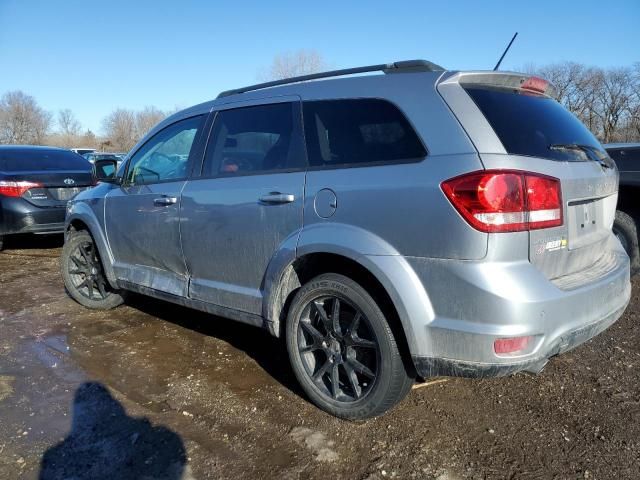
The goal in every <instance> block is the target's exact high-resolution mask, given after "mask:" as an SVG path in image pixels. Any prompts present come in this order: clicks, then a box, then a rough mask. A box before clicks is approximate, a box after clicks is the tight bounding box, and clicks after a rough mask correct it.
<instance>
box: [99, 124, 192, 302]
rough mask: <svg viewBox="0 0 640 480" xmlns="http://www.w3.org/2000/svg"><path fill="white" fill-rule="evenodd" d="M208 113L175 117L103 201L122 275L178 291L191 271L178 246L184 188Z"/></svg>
mask: <svg viewBox="0 0 640 480" xmlns="http://www.w3.org/2000/svg"><path fill="white" fill-rule="evenodd" d="M203 122H204V116H203V115H200V116H194V117H191V118H187V119H185V120H181V121H179V122H176V123H174V124H172V125H170V126H168V127H166V128H164V129H163V130H161V131H160V132H158V133H157V134H155V135H154V136H153V137H151V138H150V139H149V140H148V141H147V142H146V143H144V144H143V145H142V146H141V147H140V148H139V149H138V150H137V151H136V152H135V153H134V154H133V156H132V157H131V159H130V161H129V163H128V165H127V169H126V173H125V177H124V180H123V183H122V185H121V186H120V187H119V188H116V189H114V190H112V191H111V192H109V194H108V195H107V197H106V201H105V227H106V232H107V238H108V241H109V245H110V247H111V250H112V252H113V256H114V259H115V263H114V270H115V272H116V275H117V277H118V279H119V280H122V281H125V282H129V283H132V284H135V285H139V286H143V287H148V288H152V289H154V290H159V291H162V292H166V293H170V294H173V295H178V296H186V295H187V285H188V273H187V268H186V266H185V263H184V259H183V257H182V249H181V247H180V224H179V217H178V215H179V209H180V194H181V192H182V189H183V187H184V185H185V183H186V181H187V177H188V176H189V173H190V166H191V164H192V163H193V161H194V157H196V156H197V155H198V153H197V152H199V151H200V150H199V149H198V148H195V146H196V145H197V143H198V139H199V134H200V132H201V131H202V125H203Z"/></svg>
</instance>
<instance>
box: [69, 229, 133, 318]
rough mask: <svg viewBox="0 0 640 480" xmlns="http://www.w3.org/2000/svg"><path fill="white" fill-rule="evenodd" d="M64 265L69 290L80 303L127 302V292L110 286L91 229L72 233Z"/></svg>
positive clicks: (111, 305) (109, 304)
mask: <svg viewBox="0 0 640 480" xmlns="http://www.w3.org/2000/svg"><path fill="white" fill-rule="evenodd" d="M60 269H61V271H62V278H63V280H64V285H65V287H66V289H67V293H69V295H70V296H71V298H73V299H74V300H75V301H76V302H78V303H79V304H80V305H82V306H84V307H87V308H91V309H95V310H109V309H111V308H115V307H117V306H118V305H121V304H122V303H123V302H124V295H123V292H121V291H116V290H113V289H112V288H111V287H110V286H109V282H108V281H107V278H106V276H105V274H104V269H103V268H102V263H101V261H100V256H99V254H98V250H97V248H96V246H95V243H94V241H93V238H92V237H91V235H90V234H89V232H87V231H80V232H73V233H70V234H69V236H68V237H67V240H66V241H65V243H64V247H63V249H62V257H61V259H60Z"/></svg>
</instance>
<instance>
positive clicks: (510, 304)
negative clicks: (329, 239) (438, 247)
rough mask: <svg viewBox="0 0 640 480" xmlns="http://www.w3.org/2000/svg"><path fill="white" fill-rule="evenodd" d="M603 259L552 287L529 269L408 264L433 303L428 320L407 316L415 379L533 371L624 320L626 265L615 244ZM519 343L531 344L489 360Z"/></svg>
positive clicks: (454, 263) (422, 316)
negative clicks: (498, 348)
mask: <svg viewBox="0 0 640 480" xmlns="http://www.w3.org/2000/svg"><path fill="white" fill-rule="evenodd" d="M604 257H606V261H604V262H603V261H598V262H596V263H595V264H594V266H593V267H592V268H591V269H586V270H585V271H584V272H580V273H579V274H574V275H573V276H572V277H571V278H570V279H569V280H571V281H569V282H567V281H564V282H563V281H550V280H549V279H547V278H546V277H544V275H543V274H542V273H541V272H540V271H539V270H538V269H537V268H536V267H535V266H533V265H532V264H531V263H529V262H528V261H521V262H520V261H515V262H472V261H455V260H431V259H418V258H407V259H406V260H407V261H408V263H409V264H410V265H411V267H412V268H413V270H414V272H415V273H416V275H417V276H418V277H419V278H420V280H421V283H422V286H423V287H424V292H426V294H427V295H428V298H429V301H430V303H431V309H430V311H429V312H424V311H423V312H417V311H413V312H411V313H412V315H411V319H410V320H411V321H410V329H411V332H410V333H409V334H410V335H411V336H412V342H411V354H412V357H413V360H414V363H415V366H416V370H417V372H418V373H419V374H420V375H421V376H424V377H428V376H434V375H453V376H466V377H485V376H500V375H508V374H511V373H515V372H517V371H521V370H528V371H539V370H540V369H541V368H542V367H543V366H544V364H545V363H546V362H547V360H548V359H549V358H550V357H553V356H555V355H557V354H559V353H563V352H565V351H567V350H569V349H571V348H574V347H575V346H577V345H580V344H581V343H583V342H585V341H587V340H589V339H590V338H592V337H593V336H595V335H597V334H598V333H600V332H602V331H603V330H604V329H606V328H607V327H609V326H610V325H611V324H613V323H614V322H615V321H616V320H617V319H618V318H619V317H620V316H621V315H622V313H623V312H624V310H625V308H626V306H627V304H628V302H629V299H630V296H631V284H630V281H629V258H628V257H627V255H626V254H625V253H624V251H623V250H622V248H621V247H620V245H619V242H617V240H616V239H615V238H613V237H612V238H611V240H610V241H609V242H608V249H607V251H606V252H605V254H604V256H603V258H604ZM591 270H593V271H591ZM578 277H580V278H582V280H581V281H579V278H578ZM420 294H422V292H420ZM405 329H406V326H405ZM524 336H532V337H533V341H532V342H531V343H530V346H529V347H528V349H527V350H525V351H523V352H518V353H517V354H511V355H507V354H502V355H498V354H496V353H495V351H494V342H495V340H497V339H500V338H512V337H524Z"/></svg>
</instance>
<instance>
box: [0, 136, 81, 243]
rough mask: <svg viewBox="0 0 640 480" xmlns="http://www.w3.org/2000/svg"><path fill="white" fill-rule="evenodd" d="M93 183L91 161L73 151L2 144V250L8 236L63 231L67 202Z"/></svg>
mask: <svg viewBox="0 0 640 480" xmlns="http://www.w3.org/2000/svg"><path fill="white" fill-rule="evenodd" d="M92 183H93V176H92V169H91V164H89V162H87V161H86V160H85V159H84V158H82V157H81V156H80V155H78V154H76V153H73V152H70V151H69V150H65V149H61V148H53V147H33V146H24V145H19V146H11V145H0V250H1V249H2V246H3V240H4V238H6V236H7V235H12V234H16V233H38V234H45V233H61V232H63V231H64V218H65V211H66V206H67V201H68V200H70V199H72V198H73V197H74V196H75V195H77V194H78V193H80V192H81V191H83V190H85V189H86V188H89V187H90V186H91V185H92Z"/></svg>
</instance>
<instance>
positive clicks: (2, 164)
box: [0, 148, 91, 172]
mask: <svg viewBox="0 0 640 480" xmlns="http://www.w3.org/2000/svg"><path fill="white" fill-rule="evenodd" d="M90 168H91V165H90V164H89V162H87V160H85V159H84V158H82V157H81V156H80V155H78V154H76V153H73V152H70V151H68V150H46V149H39V148H38V149H36V148H34V149H13V148H11V149H7V150H3V149H0V170H1V171H4V172H19V171H34V170H90Z"/></svg>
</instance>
